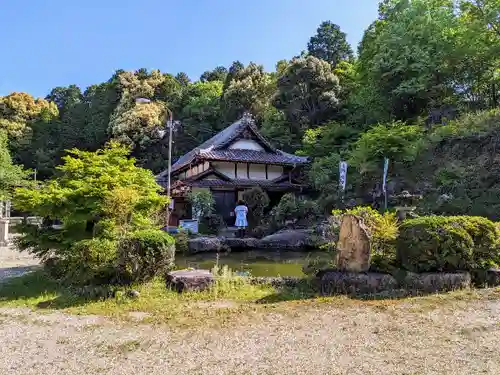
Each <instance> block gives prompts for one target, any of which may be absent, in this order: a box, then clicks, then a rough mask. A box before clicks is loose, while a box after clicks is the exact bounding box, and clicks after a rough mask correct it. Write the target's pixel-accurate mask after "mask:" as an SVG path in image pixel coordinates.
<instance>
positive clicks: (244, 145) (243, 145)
mask: <svg viewBox="0 0 500 375" xmlns="http://www.w3.org/2000/svg"><path fill="white" fill-rule="evenodd" d="M229 148H231V149H234V150H254V151H264V148H263V147H262V146H261V145H259V144H258V143H257V142H255V141H254V140H252V139H240V140H238V141H236V142H234V143H232V144H231V145H230V146H229Z"/></svg>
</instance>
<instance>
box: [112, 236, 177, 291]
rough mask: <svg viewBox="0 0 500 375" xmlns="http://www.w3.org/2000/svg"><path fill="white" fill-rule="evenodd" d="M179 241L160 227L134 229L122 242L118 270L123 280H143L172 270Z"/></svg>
mask: <svg viewBox="0 0 500 375" xmlns="http://www.w3.org/2000/svg"><path fill="white" fill-rule="evenodd" d="M174 260H175V241H174V239H173V238H172V236H170V235H169V234H167V233H166V232H164V231H161V230H159V229H145V230H139V231H136V232H132V233H130V234H129V235H127V237H125V238H124V239H123V240H121V241H120V244H119V247H118V270H119V274H118V277H119V279H120V280H119V281H120V283H131V282H143V281H147V280H150V279H152V278H153V277H155V276H157V275H161V274H164V273H165V272H166V271H168V270H169V269H171V268H172V267H173V265H174Z"/></svg>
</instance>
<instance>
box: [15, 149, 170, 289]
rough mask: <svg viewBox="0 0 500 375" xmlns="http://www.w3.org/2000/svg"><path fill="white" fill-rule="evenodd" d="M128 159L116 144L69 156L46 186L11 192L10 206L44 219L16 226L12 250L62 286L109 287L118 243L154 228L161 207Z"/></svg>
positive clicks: (156, 190)
mask: <svg viewBox="0 0 500 375" xmlns="http://www.w3.org/2000/svg"><path fill="white" fill-rule="evenodd" d="M129 154H130V150H129V149H128V148H127V147H125V146H123V145H120V144H119V143H116V142H110V143H109V144H108V145H107V146H106V147H104V148H103V149H101V150H97V151H95V152H87V151H80V150H76V149H74V150H70V151H68V155H67V156H64V157H63V163H62V164H61V165H60V166H58V167H57V169H58V173H57V174H56V176H55V177H54V178H53V179H52V180H48V181H45V182H43V183H41V184H40V185H39V187H38V188H37V189H27V188H20V189H17V190H16V192H15V195H14V199H13V203H14V206H15V207H16V208H17V209H19V210H20V211H23V212H29V213H30V214H32V215H34V216H37V217H42V218H45V219H44V223H43V225H41V226H38V225H34V224H29V223H23V224H21V225H20V226H19V228H20V232H21V233H22V236H19V237H18V238H17V239H16V242H17V245H18V248H19V249H20V250H27V251H29V252H30V253H32V254H34V255H35V256H36V257H37V258H39V259H40V260H41V261H42V262H44V263H45V262H47V267H48V269H49V270H50V272H51V273H52V274H54V275H57V276H59V278H60V279H62V280H63V281H65V282H68V283H71V284H80V285H81V284H87V283H92V284H95V283H99V282H102V283H109V282H113V280H115V279H116V275H117V274H118V271H119V270H117V268H116V267H117V264H118V259H119V244H120V242H121V239H122V238H128V236H129V234H130V233H135V232H136V231H137V230H138V229H141V230H143V229H145V228H155V227H156V225H157V223H156V222H155V221H154V220H153V218H155V217H156V214H157V212H159V211H160V210H161V209H162V208H163V207H165V205H166V204H167V199H166V197H164V196H162V195H161V194H160V193H161V191H162V190H163V189H162V187H161V186H159V185H158V184H157V182H156V180H155V178H154V176H153V173H152V172H151V171H149V170H146V169H142V168H139V167H137V166H135V160H134V159H133V158H129ZM55 218H58V219H59V220H60V222H61V225H60V226H59V228H57V229H56V228H54V227H53V226H52V225H51V224H52V223H54V219H55ZM122 250H123V249H122ZM146 254H148V253H147V252H146ZM49 260H50V261H49Z"/></svg>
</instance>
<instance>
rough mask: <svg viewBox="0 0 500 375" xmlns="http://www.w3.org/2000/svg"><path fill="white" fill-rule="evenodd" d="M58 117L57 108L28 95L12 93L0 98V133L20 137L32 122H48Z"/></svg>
mask: <svg viewBox="0 0 500 375" xmlns="http://www.w3.org/2000/svg"><path fill="white" fill-rule="evenodd" d="M57 115H58V111H57V107H56V105H55V104H54V103H50V102H48V101H46V100H43V99H35V98H33V97H32V96H31V95H29V94H25V93H22V92H14V93H12V94H10V95H7V96H3V97H0V131H2V132H6V133H7V134H8V135H13V136H20V135H21V134H22V133H23V132H24V131H25V129H26V127H27V126H29V125H30V124H31V123H32V122H34V121H37V120H43V121H46V122H47V121H49V120H50V119H52V118H54V117H56V116H57Z"/></svg>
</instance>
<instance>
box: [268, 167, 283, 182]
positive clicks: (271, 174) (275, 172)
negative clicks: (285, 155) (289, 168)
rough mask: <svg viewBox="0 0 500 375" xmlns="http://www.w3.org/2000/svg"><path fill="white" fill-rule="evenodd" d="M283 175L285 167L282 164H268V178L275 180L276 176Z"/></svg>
mask: <svg viewBox="0 0 500 375" xmlns="http://www.w3.org/2000/svg"><path fill="white" fill-rule="evenodd" d="M282 175H283V167H282V166H280V165H268V166H267V178H268V180H274V179H275V178H278V177H281V176H282Z"/></svg>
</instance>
